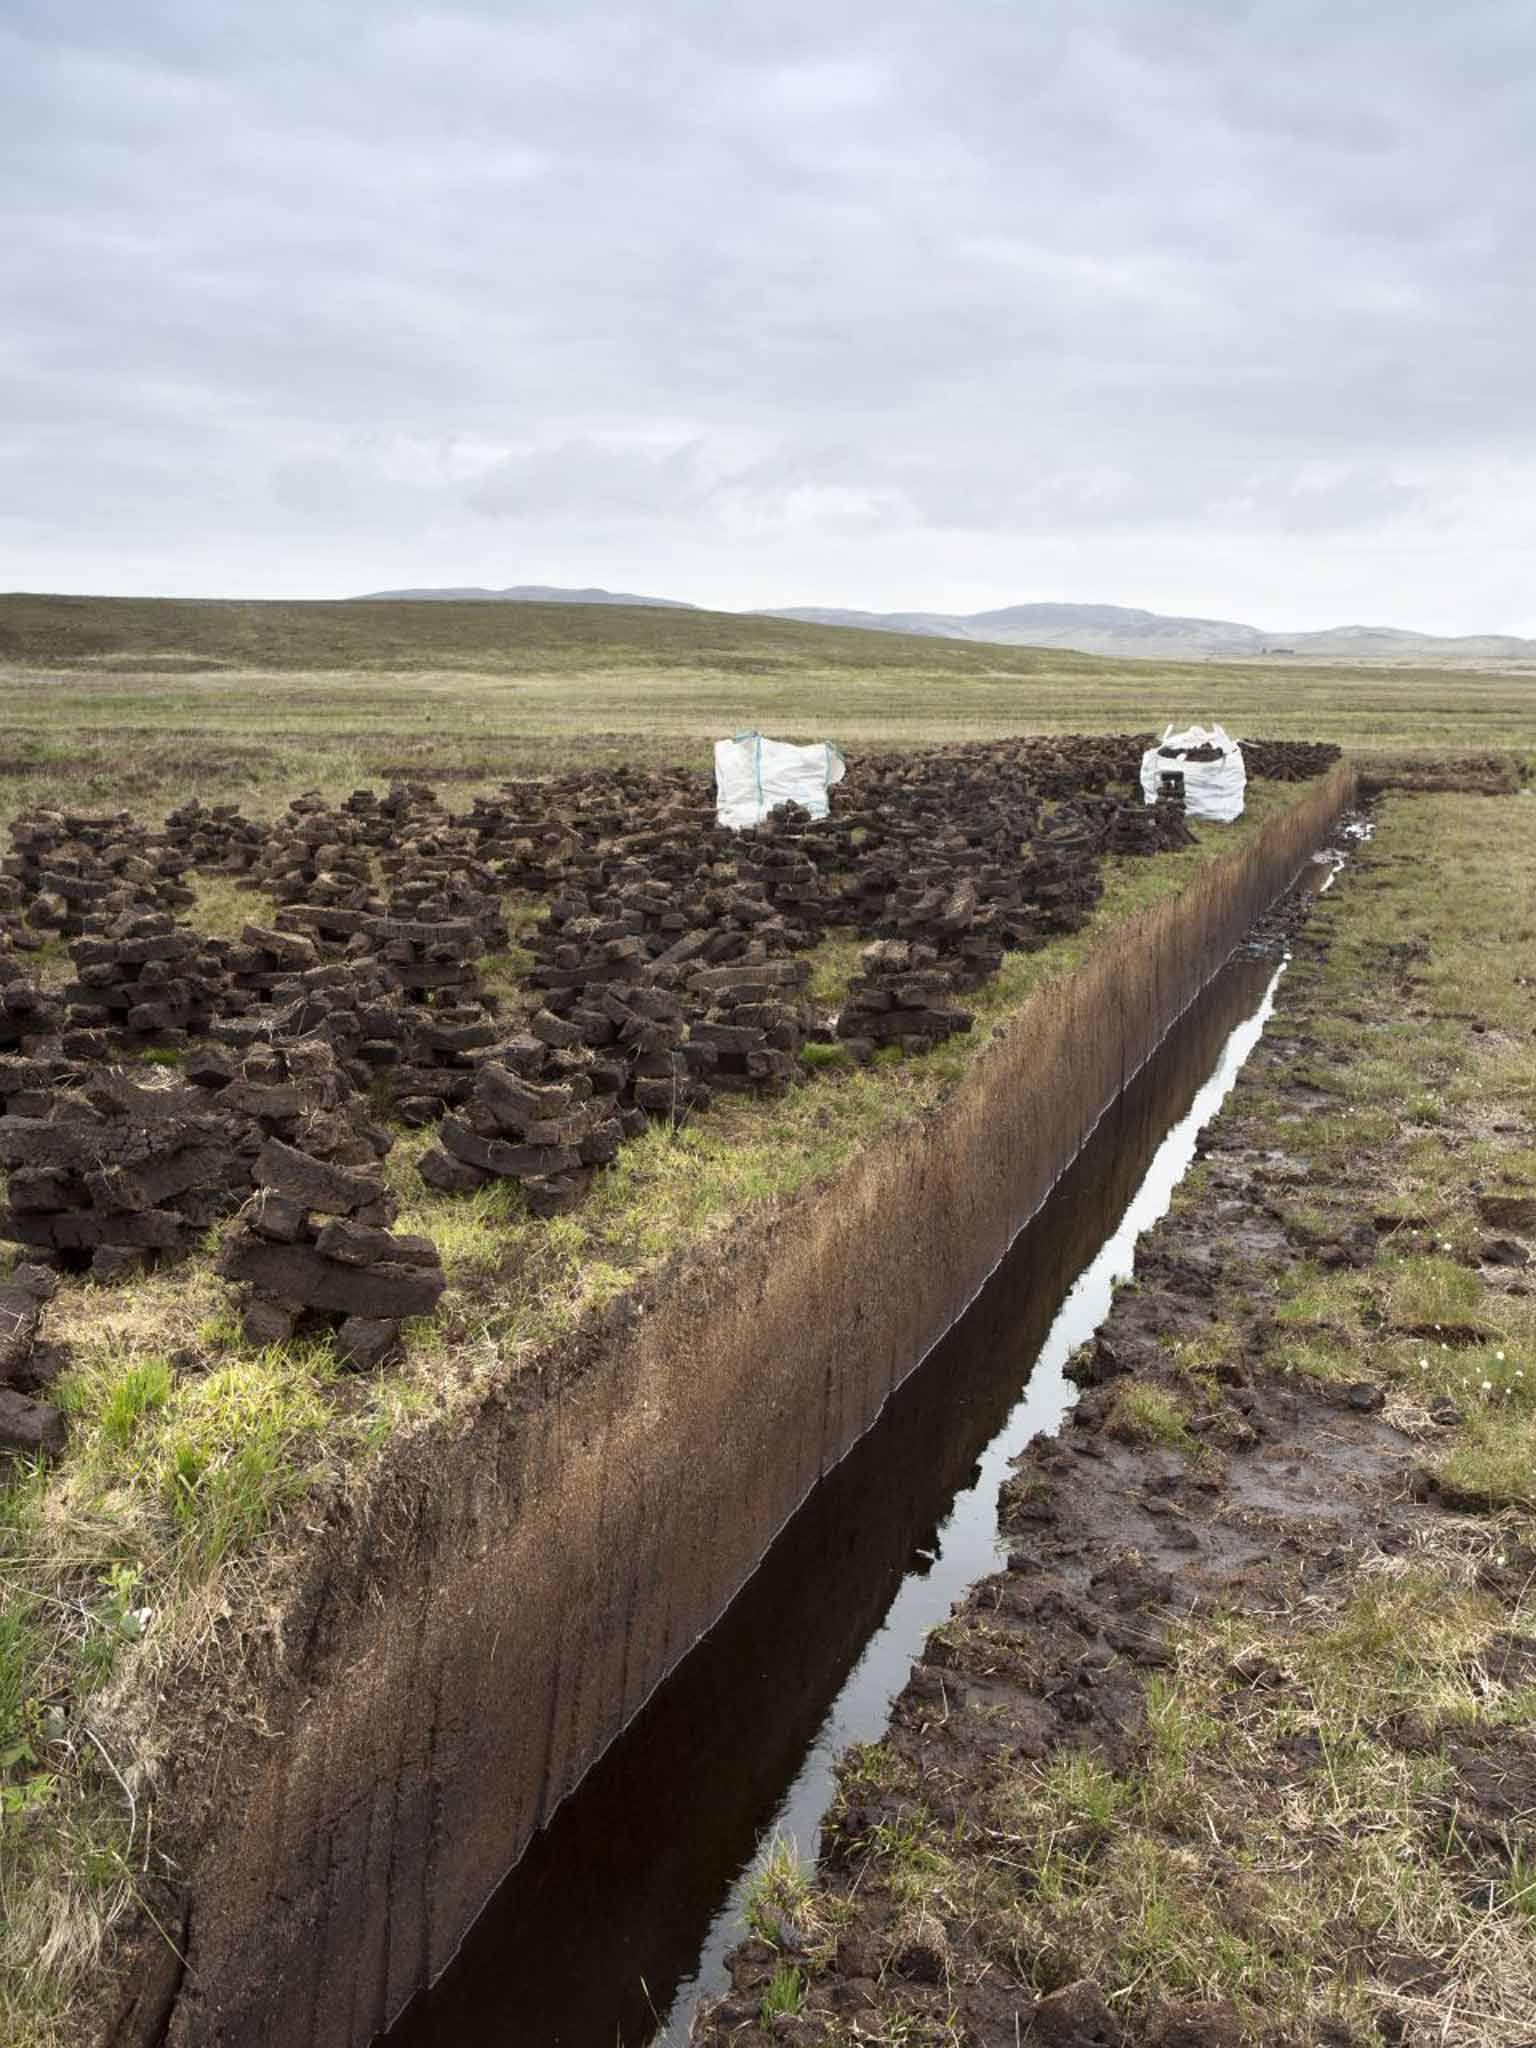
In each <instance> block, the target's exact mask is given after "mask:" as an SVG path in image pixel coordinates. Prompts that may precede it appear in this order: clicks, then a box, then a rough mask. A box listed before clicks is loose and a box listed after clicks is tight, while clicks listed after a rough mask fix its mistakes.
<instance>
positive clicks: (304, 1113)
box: [0, 1041, 390, 1281]
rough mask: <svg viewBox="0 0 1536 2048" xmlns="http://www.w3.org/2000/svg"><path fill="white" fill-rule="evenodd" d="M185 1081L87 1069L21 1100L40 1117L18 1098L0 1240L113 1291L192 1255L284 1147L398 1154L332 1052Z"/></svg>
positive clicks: (193, 1064) (277, 1056)
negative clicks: (288, 1142)
mask: <svg viewBox="0 0 1536 2048" xmlns="http://www.w3.org/2000/svg"><path fill="white" fill-rule="evenodd" d="M150 1077H153V1078H150ZM186 1077H187V1078H186V1079H176V1078H173V1077H172V1076H171V1074H170V1073H169V1072H167V1071H165V1070H157V1069H153V1068H151V1069H133V1068H127V1067H96V1066H91V1065H89V1064H85V1065H82V1066H79V1067H76V1068H74V1069H71V1070H68V1071H67V1073H66V1076H65V1078H64V1079H62V1080H61V1081H57V1082H54V1083H52V1084H51V1085H50V1084H48V1083H46V1082H45V1083H43V1085H42V1086H40V1087H37V1088H34V1089H33V1090H32V1091H31V1094H30V1099H27V1098H21V1099H20V1106H22V1107H25V1108H26V1109H27V1110H29V1111H30V1112H31V1113H30V1114H19V1113H17V1108H18V1102H17V1101H15V1100H13V1104H12V1108H11V1112H10V1113H9V1114H7V1115H6V1116H3V1117H0V1166H4V1167H6V1168H7V1169H8V1170H9V1178H8V1181H7V1187H6V1197H7V1199H6V1203H5V1205H4V1206H3V1207H0V1237H4V1238H6V1239H8V1240H9V1241H10V1242H11V1243H13V1244H20V1245H25V1246H27V1247H28V1248H29V1254H30V1256H32V1257H33V1258H36V1259H41V1260H44V1261H46V1262H48V1263H50V1264H53V1265H56V1266H59V1267H62V1268H64V1269H65V1270H68V1271H74V1272H81V1271H83V1272H88V1273H89V1274H90V1275H91V1277H92V1278H93V1279H95V1280H98V1281H107V1280H114V1279H118V1278H121V1277H122V1276H123V1275H124V1274H127V1273H130V1272H136V1271H138V1270H140V1269H141V1268H142V1267H144V1266H146V1265H149V1264H159V1263H164V1262H167V1261H174V1260H176V1259H179V1258H183V1257H185V1256H186V1254H187V1253H188V1252H189V1251H191V1250H192V1248H193V1247H194V1245H195V1244H196V1243H197V1242H198V1240H199V1239H200V1237H201V1236H202V1235H203V1233H204V1232H205V1231H206V1230H207V1229H208V1227H209V1225H210V1224H213V1223H217V1222H219V1221H220V1220H221V1219H222V1218H223V1217H225V1216H228V1215H229V1214H230V1213H231V1211H232V1210H234V1209H236V1208H237V1207H238V1206H239V1205H240V1203H241V1202H243V1201H244V1200H245V1198H246V1196H247V1195H248V1194H249V1193H250V1190H251V1188H252V1185H253V1165H254V1162H255V1159H256V1157H257V1155H258V1153H259V1152H260V1151H261V1149H262V1147H263V1146H264V1145H265V1144H266V1143H267V1141H268V1140H269V1139H270V1138H272V1137H274V1136H280V1137H284V1138H290V1139H293V1138H298V1137H300V1136H301V1135H302V1137H303V1140H304V1142H306V1143H307V1144H309V1145H310V1146H311V1147H312V1148H318V1149H319V1150H320V1151H322V1152H323V1154H324V1155H325V1156H326V1157H327V1158H330V1159H336V1160H343V1161H345V1162H347V1163H349V1164H352V1163H359V1162H361V1161H365V1160H366V1161H367V1162H369V1163H370V1164H371V1163H373V1162H374V1161H376V1160H377V1159H379V1158H381V1157H382V1156H383V1154H384V1153H385V1152H387V1150H388V1149H389V1142H390V1141H389V1136H388V1133H387V1132H385V1131H382V1130H380V1129H379V1128H378V1127H377V1126H376V1125H374V1124H372V1123H371V1122H370V1121H369V1120H368V1119H367V1117H366V1115H365V1114H364V1111H365V1105H364V1104H363V1103H362V1102H361V1101H360V1100H359V1098H357V1097H356V1096H354V1095H353V1094H352V1093H351V1091H350V1090H349V1089H348V1087H347V1085H346V1081H345V1077H344V1076H343V1075H342V1073H341V1072H340V1070H339V1068H338V1066H337V1063H336V1059H335V1055H334V1054H333V1053H332V1051H331V1048H330V1047H329V1046H328V1045H326V1044H324V1043H323V1042H320V1041H296V1042H294V1043H293V1044H290V1045H288V1046H285V1047H282V1048H277V1047H258V1048H256V1049H254V1050H253V1051H252V1052H251V1053H250V1054H248V1055H247V1057H246V1058H245V1059H244V1060H243V1061H241V1062H239V1063H238V1064H236V1063H235V1062H234V1061H233V1060H231V1059H230V1058H229V1057H228V1056H227V1055H224V1054H222V1053H221V1052H220V1051H219V1050H218V1049H217V1048H208V1049H207V1050H206V1051H203V1052H199V1053H196V1054H194V1055H193V1056H192V1057H191V1059H189V1061H188V1063H187V1067H186Z"/></svg>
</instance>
